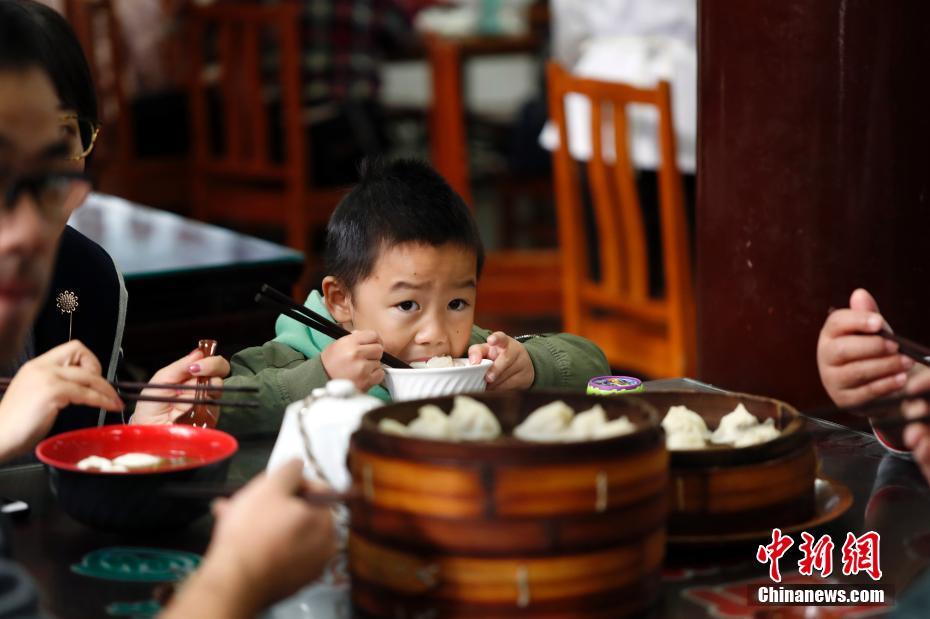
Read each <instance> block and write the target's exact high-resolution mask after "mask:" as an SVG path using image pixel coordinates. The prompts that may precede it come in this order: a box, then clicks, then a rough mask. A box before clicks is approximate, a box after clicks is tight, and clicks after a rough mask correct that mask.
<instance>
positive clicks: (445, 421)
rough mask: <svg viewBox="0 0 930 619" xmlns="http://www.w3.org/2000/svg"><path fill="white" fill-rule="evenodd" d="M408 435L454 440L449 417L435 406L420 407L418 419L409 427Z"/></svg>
mask: <svg viewBox="0 0 930 619" xmlns="http://www.w3.org/2000/svg"><path fill="white" fill-rule="evenodd" d="M407 433H408V434H409V435H410V436H416V437H418V438H430V439H439V440H443V439H448V438H452V436H451V426H450V424H449V417H448V416H447V415H446V414H445V413H444V412H443V410H442V409H441V408H439V407H438V406H436V405H435V404H426V405H424V406H421V407H420V411H419V415H418V416H417V418H416V419H414V420H413V421H411V422H410V423H409V424H408V425H407Z"/></svg>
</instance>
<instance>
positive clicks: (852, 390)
mask: <svg viewBox="0 0 930 619" xmlns="http://www.w3.org/2000/svg"><path fill="white" fill-rule="evenodd" d="M883 324H885V323H884V320H883V319H882V316H881V314H879V313H878V304H877V303H875V299H873V298H872V295H870V294H869V293H868V292H866V291H865V290H863V289H862V288H859V289H857V290H856V291H854V292H853V293H852V296H851V297H850V298H849V309H841V310H837V311H835V312H833V313H831V314H830V316H829V317H828V318H827V321H826V322H825V323H824V325H823V328H822V329H821V331H820V338H819V340H818V341H817V369H818V371H819V372H820V380H821V382H822V383H823V386H824V389H826V390H827V393H828V394H829V395H830V398H832V399H833V401H834V402H835V403H836V404H838V405H839V406H852V405H855V404H861V403H863V402H866V401H868V400H871V399H873V398H877V397H881V396H884V395H888V394H890V393H893V392H895V391H897V390H898V389H901V388H902V387H904V385H905V383H906V382H907V371H908V370H909V369H910V368H911V367H913V365H914V362H913V361H912V360H911V359H909V358H908V357H905V356H904V355H899V354H897V352H898V345H897V344H896V343H895V342H892V341H890V340H886V339H884V338H882V337H874V336H872V335H870V334H874V333H878V332H879V331H880V330H881V328H882V325H883Z"/></svg>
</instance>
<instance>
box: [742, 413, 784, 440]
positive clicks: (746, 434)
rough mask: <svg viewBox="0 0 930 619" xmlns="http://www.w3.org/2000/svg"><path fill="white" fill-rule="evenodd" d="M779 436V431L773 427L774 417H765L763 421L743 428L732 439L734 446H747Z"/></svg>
mask: <svg viewBox="0 0 930 619" xmlns="http://www.w3.org/2000/svg"><path fill="white" fill-rule="evenodd" d="M779 436H781V432H779V431H778V428H776V427H775V420H774V419H771V418H769V419H766V420H765V423H760V424H756V425H755V426H754V427H752V428H748V429H746V430H743V431H742V432H741V433H740V434H739V435H737V436H736V440H734V441H733V446H734V447H749V446H751V445H758V444H760V443H767V442H769V441H771V440H774V439H776V438H778V437H779Z"/></svg>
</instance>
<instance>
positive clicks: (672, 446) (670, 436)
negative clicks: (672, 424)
mask: <svg viewBox="0 0 930 619" xmlns="http://www.w3.org/2000/svg"><path fill="white" fill-rule="evenodd" d="M705 447H707V442H706V441H705V440H704V437H703V436H702V435H701V433H700V432H697V431H695V430H694V429H691V430H682V431H678V432H669V433H667V434H666V435H665V448H666V449H668V450H669V451H676V450H681V449H704V448H705Z"/></svg>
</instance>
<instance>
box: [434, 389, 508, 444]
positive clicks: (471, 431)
mask: <svg viewBox="0 0 930 619" xmlns="http://www.w3.org/2000/svg"><path fill="white" fill-rule="evenodd" d="M424 408H425V407H424ZM420 410H421V412H422V409H420ZM449 435H450V437H451V438H453V439H456V440H461V441H493V440H494V439H496V438H497V437H498V436H500V435H501V424H500V422H499V421H498V420H497V417H495V416H494V413H492V412H491V409H490V408H488V407H487V406H485V405H484V404H482V403H481V402H479V401H478V400H475V399H474V398H469V397H467V396H456V397H455V403H454V404H453V406H452V412H451V413H450V414H449Z"/></svg>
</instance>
